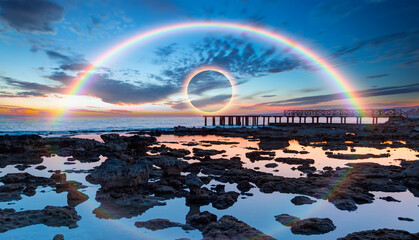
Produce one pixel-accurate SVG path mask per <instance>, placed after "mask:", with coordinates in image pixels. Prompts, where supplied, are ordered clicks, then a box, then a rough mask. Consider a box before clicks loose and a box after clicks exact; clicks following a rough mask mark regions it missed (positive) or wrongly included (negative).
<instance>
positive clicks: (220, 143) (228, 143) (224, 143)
mask: <svg viewBox="0 0 419 240" xmlns="http://www.w3.org/2000/svg"><path fill="white" fill-rule="evenodd" d="M199 142H200V143H206V144H211V145H234V144H239V142H228V141H209V140H202V141H199Z"/></svg>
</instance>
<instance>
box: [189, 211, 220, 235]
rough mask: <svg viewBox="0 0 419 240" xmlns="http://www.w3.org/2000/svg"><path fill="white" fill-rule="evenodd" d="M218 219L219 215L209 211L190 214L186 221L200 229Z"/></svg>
mask: <svg viewBox="0 0 419 240" xmlns="http://www.w3.org/2000/svg"><path fill="white" fill-rule="evenodd" d="M216 221H217V216H216V215H215V214H212V213H210V212H208V211H204V212H201V213H198V214H194V215H192V216H189V217H188V218H187V219H186V222H187V223H188V224H189V225H191V226H193V227H194V228H197V229H199V230H202V229H204V228H205V227H206V226H207V225H208V224H210V223H212V222H216Z"/></svg>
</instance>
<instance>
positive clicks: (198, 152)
mask: <svg viewBox="0 0 419 240" xmlns="http://www.w3.org/2000/svg"><path fill="white" fill-rule="evenodd" d="M192 151H193V153H194V155H195V157H206V156H214V155H217V154H222V153H225V152H226V151H225V150H220V151H219V150H215V149H200V148H193V149H192Z"/></svg>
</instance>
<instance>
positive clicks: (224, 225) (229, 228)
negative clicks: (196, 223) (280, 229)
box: [202, 215, 274, 240]
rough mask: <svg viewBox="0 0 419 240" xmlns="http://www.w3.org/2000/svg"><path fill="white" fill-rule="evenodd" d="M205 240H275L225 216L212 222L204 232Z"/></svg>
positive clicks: (235, 219) (233, 218)
mask: <svg viewBox="0 0 419 240" xmlns="http://www.w3.org/2000/svg"><path fill="white" fill-rule="evenodd" d="M202 235H203V236H204V238H203V239H204V240H212V239H214V240H215V239H255V240H273V239H274V238H272V237H270V236H268V235H266V234H264V233H263V232H261V231H259V230H257V229H255V228H252V227H251V226H249V225H247V224H246V223H244V222H242V221H239V220H238V219H237V218H235V217H233V216H228V215H225V216H223V217H222V218H220V220H218V221H217V222H212V223H210V224H208V226H207V227H206V228H205V229H204V230H203V231H202Z"/></svg>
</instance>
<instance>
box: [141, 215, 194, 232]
mask: <svg viewBox="0 0 419 240" xmlns="http://www.w3.org/2000/svg"><path fill="white" fill-rule="evenodd" d="M135 226H136V227H137V228H147V229H149V230H151V231H156V230H161V229H166V228H172V227H181V228H182V229H184V230H192V229H193V228H192V227H191V226H189V225H187V224H182V223H177V222H172V221H170V220H168V219H162V218H156V219H151V220H148V221H145V222H135Z"/></svg>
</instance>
